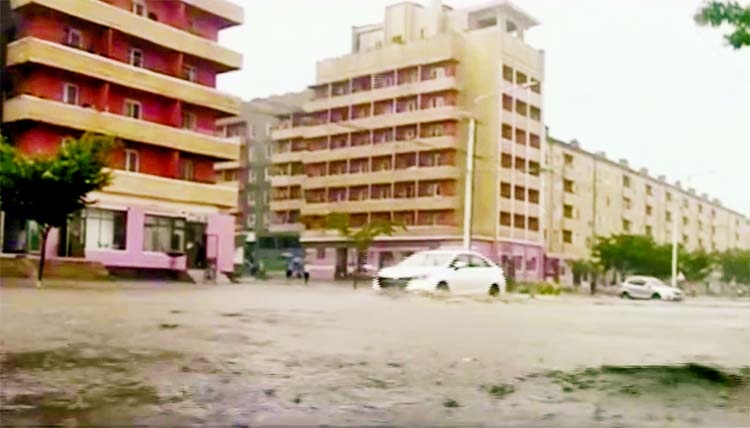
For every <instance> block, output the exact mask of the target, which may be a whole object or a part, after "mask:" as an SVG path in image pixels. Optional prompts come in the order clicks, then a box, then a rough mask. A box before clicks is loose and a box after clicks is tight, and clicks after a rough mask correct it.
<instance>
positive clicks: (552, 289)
mask: <svg viewBox="0 0 750 428" xmlns="http://www.w3.org/2000/svg"><path fill="white" fill-rule="evenodd" d="M508 291H510V292H513V291H511V290H508ZM514 291H515V292H516V293H519V294H529V295H532V296H533V295H535V294H541V295H548V296H557V295H559V294H560V293H562V288H561V287H560V286H559V285H557V284H552V283H545V282H541V283H537V282H519V283H518V285H517V287H516V289H515V290H514Z"/></svg>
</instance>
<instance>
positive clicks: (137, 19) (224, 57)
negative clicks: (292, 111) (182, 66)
mask: <svg viewBox="0 0 750 428" xmlns="http://www.w3.org/2000/svg"><path fill="white" fill-rule="evenodd" d="M184 1H187V2H190V3H191V4H192V5H194V6H196V7H199V8H206V7H207V8H208V9H205V10H208V11H210V12H212V13H216V14H221V15H227V14H229V15H228V16H222V17H223V18H224V19H228V20H230V21H232V22H235V23H241V22H242V19H241V17H242V9H241V8H238V7H236V6H234V5H231V4H230V3H228V2H225V1H221V0H217V1H216V2H211V3H210V4H209V3H208V0H184ZM31 4H36V5H39V6H42V7H46V8H48V9H52V10H56V11H59V12H62V13H64V14H66V15H69V16H72V17H75V18H78V19H81V20H84V21H88V22H92V23H95V24H98V25H101V26H103V27H108V28H112V29H114V30H116V31H119V32H122V33H124V34H128V35H129V36H132V37H136V38H138V39H142V40H149V41H151V42H152V43H155V44H157V45H160V46H163V47H166V48H168V49H178V50H179V51H181V52H184V53H185V54H188V55H191V56H195V57H198V58H202V59H205V60H207V61H211V62H214V63H217V64H220V65H222V66H223V67H225V68H226V69H227V70H237V69H239V68H240V67H241V66H242V55H241V54H239V53H237V52H234V51H232V50H229V49H227V48H225V47H223V46H221V45H220V44H218V43H217V42H215V41H212V40H209V39H206V38H204V37H199V36H197V35H194V34H191V33H190V32H187V31H183V30H181V29H178V28H175V27H172V26H170V25H167V24H165V23H163V22H159V21H156V20H154V19H149V18H148V16H141V15H139V14H136V13H132V12H131V11H129V10H124V9H121V8H119V7H116V6H113V5H110V4H107V2H106V1H101V0H75V1H70V0H12V1H11V8H12V9H13V10H18V9H20V8H22V7H24V6H27V5H31Z"/></svg>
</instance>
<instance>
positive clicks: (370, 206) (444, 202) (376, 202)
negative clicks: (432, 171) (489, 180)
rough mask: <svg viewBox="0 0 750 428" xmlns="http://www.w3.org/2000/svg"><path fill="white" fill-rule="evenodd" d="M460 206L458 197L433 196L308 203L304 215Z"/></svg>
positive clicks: (454, 207)
mask: <svg viewBox="0 0 750 428" xmlns="http://www.w3.org/2000/svg"><path fill="white" fill-rule="evenodd" d="M459 206H460V204H459V198H458V197H457V196H432V197H422V198H401V199H397V198H391V199H365V200H362V201H341V202H326V203H307V204H305V206H304V207H303V208H302V211H301V214H302V215H326V214H328V213H331V212H334V211H335V212H343V213H355V212H373V211H415V210H441V209H443V210H447V209H450V210H453V209H458V208H459Z"/></svg>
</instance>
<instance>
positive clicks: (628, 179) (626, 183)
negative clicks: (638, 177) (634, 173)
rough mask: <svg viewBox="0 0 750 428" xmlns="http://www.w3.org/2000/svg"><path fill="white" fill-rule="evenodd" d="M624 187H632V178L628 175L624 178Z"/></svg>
mask: <svg viewBox="0 0 750 428" xmlns="http://www.w3.org/2000/svg"><path fill="white" fill-rule="evenodd" d="M622 185H623V186H625V187H630V177H628V176H627V175H623V176H622Z"/></svg>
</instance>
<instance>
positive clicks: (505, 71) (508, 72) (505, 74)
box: [503, 65, 513, 83]
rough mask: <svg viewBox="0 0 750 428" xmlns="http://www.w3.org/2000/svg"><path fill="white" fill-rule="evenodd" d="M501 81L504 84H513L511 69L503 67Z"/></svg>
mask: <svg viewBox="0 0 750 428" xmlns="http://www.w3.org/2000/svg"><path fill="white" fill-rule="evenodd" d="M503 80H505V81H506V82H511V83H512V82H513V69H512V68H510V67H508V66H507V65H504V66H503Z"/></svg>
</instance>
